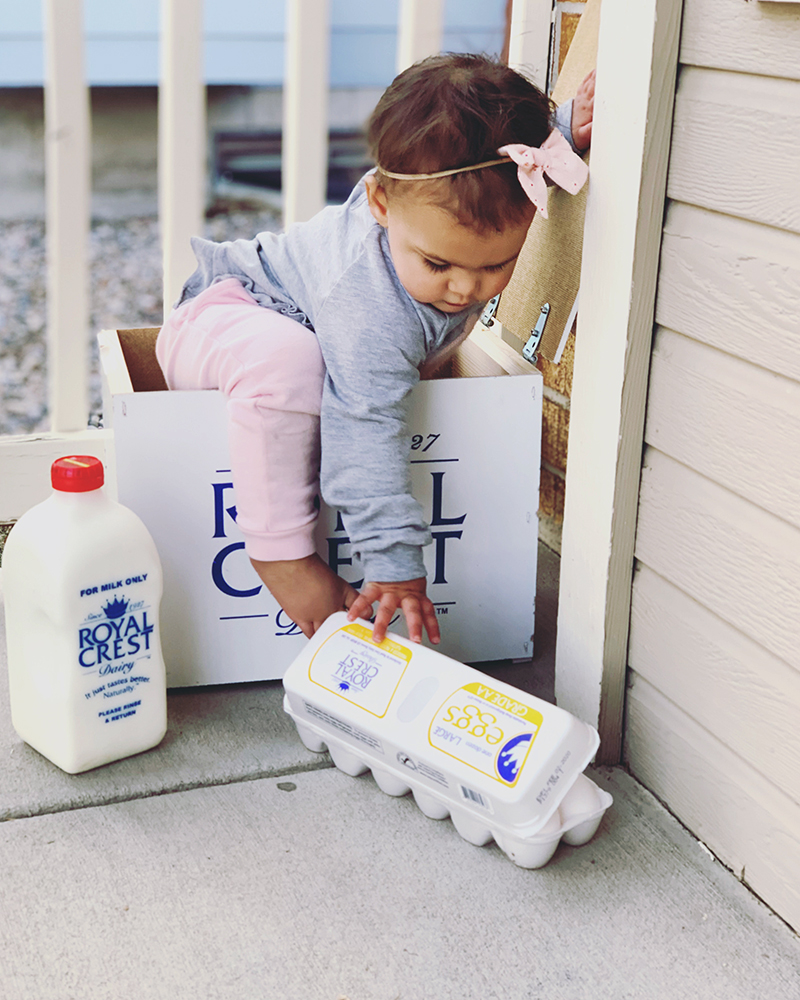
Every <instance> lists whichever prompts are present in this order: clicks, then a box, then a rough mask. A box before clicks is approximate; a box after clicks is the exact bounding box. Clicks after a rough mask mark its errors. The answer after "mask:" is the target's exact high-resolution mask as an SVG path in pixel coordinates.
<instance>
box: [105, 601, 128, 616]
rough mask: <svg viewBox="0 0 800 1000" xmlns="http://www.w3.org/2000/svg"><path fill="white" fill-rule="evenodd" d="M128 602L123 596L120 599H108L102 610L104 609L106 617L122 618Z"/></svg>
mask: <svg viewBox="0 0 800 1000" xmlns="http://www.w3.org/2000/svg"><path fill="white" fill-rule="evenodd" d="M128 603H129V602H128V601H126V600H125V598H124V597H123V598H121V599H120V600H117V598H114V600H113V601H109V602H108V604H106V605H105V607H104V608H103V611H105V613H106V617H107V618H122V616H123V615H124V614H125V612H126V611H127V610H128Z"/></svg>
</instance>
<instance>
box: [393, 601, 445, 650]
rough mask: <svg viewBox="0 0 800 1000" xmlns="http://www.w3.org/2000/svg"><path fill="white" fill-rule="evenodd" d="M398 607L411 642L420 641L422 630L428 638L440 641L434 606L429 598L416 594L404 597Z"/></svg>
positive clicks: (434, 641)
mask: <svg viewBox="0 0 800 1000" xmlns="http://www.w3.org/2000/svg"><path fill="white" fill-rule="evenodd" d="M400 607H401V609H402V611H403V614H404V615H405V619H406V625H407V626H408V637H409V639H411V641H412V642H422V630H423V628H424V630H425V631H426V632H427V633H428V638H429V639H430V640H431V642H432V643H434V644H436V643H438V642H439V641H440V639H441V635H440V633H439V622H438V621H437V620H436V608H435V607H434V606H433V604H431V602H430V600H429V599H428V598H427V597H425V596H422V597H418V596H416V595H413V596H407V597H404V598H403V599H402V600H401V601H400Z"/></svg>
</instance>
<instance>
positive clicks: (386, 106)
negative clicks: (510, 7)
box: [367, 54, 552, 313]
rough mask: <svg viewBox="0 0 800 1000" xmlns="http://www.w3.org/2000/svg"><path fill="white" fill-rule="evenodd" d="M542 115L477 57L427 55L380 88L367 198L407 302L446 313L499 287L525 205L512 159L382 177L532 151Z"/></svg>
mask: <svg viewBox="0 0 800 1000" xmlns="http://www.w3.org/2000/svg"><path fill="white" fill-rule="evenodd" d="M551 116H552V105H551V103H550V101H549V100H548V98H547V97H546V96H545V95H544V94H543V93H542V92H541V91H540V90H539V89H538V88H537V87H535V86H534V85H533V84H532V83H530V82H529V81H528V80H526V79H525V78H524V77H523V76H520V75H519V73H516V72H514V70H511V69H509V68H508V66H505V65H504V64H502V63H499V62H497V61H496V60H493V59H490V58H488V57H486V56H476V55H459V54H456V55H442V56H433V57H431V58H430V59H425V60H423V61H422V62H420V63H416V64H415V65H414V66H411V67H410V68H409V69H407V70H405V71H404V72H403V73H401V74H400V75H399V76H398V77H397V78H396V79H395V80H394V82H393V83H392V84H391V86H390V87H389V88H388V89H387V90H386V92H385V93H384V94H383V96H382V97H381V99H380V101H379V102H378V106H377V107H376V108H375V111H374V112H373V114H372V118H371V119H370V123H369V142H370V147H371V150H372V154H373V156H374V158H375V160H376V162H377V163H378V169H377V171H376V172H375V173H374V174H371V175H368V177H367V195H368V198H369V204H370V210H371V211H372V214H373V216H374V218H375V220H376V221H377V222H378V223H379V224H380V225H381V226H383V227H384V228H385V229H386V230H387V232H388V237H389V246H390V250H391V254H392V260H393V262H394V265H395V269H396V271H397V275H398V278H399V279H400V282H401V283H402V285H403V287H404V288H405V289H406V291H407V292H408V293H409V294H410V295H411V296H412V298H414V299H416V300H417V301H418V302H424V303H428V304H430V305H433V306H435V307H436V308H438V309H440V310H441V311H443V312H447V313H454V312H459V311H461V310H464V309H466V308H469V307H470V306H472V305H473V304H475V303H477V302H485V301H487V300H488V299H491V298H493V297H494V296H495V295H497V294H499V292H501V291H502V290H503V288H505V286H506V285H507V284H508V282H509V280H510V278H511V274H512V272H513V270H514V263H515V261H516V258H517V256H518V255H519V252H520V250H521V249H522V245H523V243H524V241H525V236H526V234H527V231H528V227H529V225H530V223H531V220H532V219H533V214H534V208H533V205H532V204H531V202H530V200H529V199H528V196H527V195H526V194H525V191H524V190H523V188H522V186H521V185H520V182H519V180H518V178H517V166H516V164H515V163H512V162H506V163H501V164H497V165H495V166H491V167H484V168H482V169H479V170H470V171H466V172H459V173H455V174H451V175H449V176H447V177H442V178H436V179H425V180H398V179H395V178H392V177H389V176H387V172H389V173H399V174H430V173H436V172H438V171H440V170H451V169H453V168H458V167H468V166H472V165H474V164H478V163H484V162H485V161H487V160H496V159H498V158H499V157H498V153H497V149H498V148H499V147H500V146H504V145H507V144H511V143H523V144H525V145H528V146H540V145H541V144H542V143H543V142H544V141H545V139H546V138H547V137H548V135H549V134H550V131H551V128H552V124H551ZM381 168H383V169H381Z"/></svg>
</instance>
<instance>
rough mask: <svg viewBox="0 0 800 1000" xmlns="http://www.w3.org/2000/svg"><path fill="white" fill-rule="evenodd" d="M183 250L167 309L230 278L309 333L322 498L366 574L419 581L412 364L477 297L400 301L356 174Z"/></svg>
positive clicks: (451, 330)
mask: <svg viewBox="0 0 800 1000" xmlns="http://www.w3.org/2000/svg"><path fill="white" fill-rule="evenodd" d="M571 118H572V102H571V101H569V102H567V103H566V104H563V105H561V106H560V107H559V108H558V110H557V112H556V115H555V120H554V124H555V125H556V126H557V127H558V128H559V130H560V131H561V132H562V133H563V134H564V135H565V136H566V138H567V139H568V140H569V142H570V145H573V143H572V133H571V131H570V122H571ZM573 148H574V145H573ZM192 247H193V249H194V252H195V255H196V256H197V261H198V268H197V270H196V271H195V272H194V274H193V275H192V276H191V277H190V278H189V280H188V281H187V282H186V284H185V285H184V287H183V290H182V292H181V297H180V299H179V303H178V304H180V303H182V302H185V301H187V300H188V299H191V298H194V297H195V296H196V295H199V294H200V292H202V291H204V290H205V289H206V288H208V287H209V285H211V284H213V283H214V282H215V281H222V280H223V279H224V278H231V277H233V278H238V279H239V281H241V283H242V285H243V286H244V287H245V288H246V289H247V290H248V292H250V294H251V295H252V296H253V298H255V300H256V301H257V302H259V303H260V304H261V305H263V306H265V307H266V308H268V309H276V310H277V311H278V312H281V313H284V314H285V315H287V316H290V317H291V318H292V319H295V320H297V321H298V322H300V323H303V324H304V325H305V326H307V327H309V328H310V329H312V330H314V331H315V333H316V335H317V338H318V340H319V345H320V349H321V351H322V356H323V358H324V360H325V366H326V369H327V375H326V379H325V387H324V389H323V394H322V410H321V416H320V426H321V435H322V462H321V472H320V486H321V490H322V496H323V498H324V499H325V502H326V503H327V504H328V505H329V506H331V507H334V508H337V509H338V510H340V511H341V514H342V520H343V523H344V526H345V528H346V530H347V533H348V535H349V537H350V542H351V547H352V550H353V554H354V555H355V556H356V557H357V558H358V559H359V560H361V562H362V564H363V566H364V572H365V579H367V580H380V581H383V582H387V583H388V582H392V581H397V580H412V579H415V578H417V577H420V576H424V575H425V567H424V564H423V561H422V551H421V550H422V547H423V546H424V545H427V544H429V542H430V541H431V536H430V531H429V530H428V525H427V524H426V523H425V520H424V518H423V516H422V509H421V507H420V505H419V504H418V503H417V501H416V500H415V499H414V497H413V496H412V495H411V477H410V470H409V447H410V436H409V431H408V425H407V419H406V417H407V411H408V404H409V392H410V391H411V389H412V388H413V387H414V386H415V385H416V384H417V382H418V381H419V369H420V366H421V365H422V364H423V363H426V362H427V363H428V365H429V366H430V367H435V364H436V362H437V360H438V359H439V358H440V357H441V356H444V355H446V354H447V353H449V351H451V350H452V349H453V348H454V347H455V346H456V344H457V343H458V342H459V341H460V340H461V339H463V337H464V336H465V335H466V333H467V332H468V331H469V329H470V328H471V326H472V322H473V317H477V315H478V314H479V313H480V312H481V310H482V309H483V306H484V304H485V303H478V304H476V305H474V306H472V307H470V308H469V309H467V310H465V311H464V312H461V313H455V314H449V315H447V314H445V313H442V312H440V311H439V310H438V309H435V308H434V307H433V306H429V305H423V304H422V303H420V302H417V301H415V300H414V299H412V298H411V296H410V295H409V294H408V292H406V290H405V289H404V288H403V286H402V285H401V284H400V281H399V279H398V277H397V273H396V272H395V269H394V264H393V263H392V258H391V255H390V253H389V241H388V239H387V236H386V232H385V230H384V229H383V228H382V227H381V226H379V225H378V224H377V223H376V222H375V220H374V219H373V218H372V215H371V213H370V211H369V207H368V205H367V197H366V189H365V186H364V182H363V180H362V181H361V182H360V183H359V184H358V185H357V186H356V188H355V190H354V191H353V193H352V194H351V195H350V197H349V198H348V199H347V201H346V202H345V204H344V205H340V206H336V207H329V208H326V209H324V210H323V211H322V212H320V213H319V214H318V215H316V216H315V217H314V218H313V219H311V220H310V221H309V222H303V223H297V224H296V225H294V226H291V227H290V229H289V230H288V232H287V233H285V234H283V235H275V234H274V233H259V235H258V236H256V237H255V239H252V240H235V241H233V242H229V243H212V242H210V241H209V240H201V239H193V240H192Z"/></svg>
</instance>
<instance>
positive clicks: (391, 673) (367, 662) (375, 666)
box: [308, 622, 413, 719]
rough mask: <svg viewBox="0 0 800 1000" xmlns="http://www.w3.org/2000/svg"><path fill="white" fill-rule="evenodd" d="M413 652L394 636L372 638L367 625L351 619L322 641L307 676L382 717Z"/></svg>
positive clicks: (352, 702) (321, 685) (332, 691)
mask: <svg viewBox="0 0 800 1000" xmlns="http://www.w3.org/2000/svg"><path fill="white" fill-rule="evenodd" d="M412 656H413V653H412V652H411V650H410V649H408V648H406V647H405V646H401V645H400V643H399V642H395V641H394V640H393V639H384V640H383V642H382V643H380V644H378V643H376V642H374V641H373V639H372V631H371V630H370V629H368V628H365V627H364V626H363V625H359V624H358V623H357V622H353V623H352V624H350V625H345V626H344V627H343V628H340V629H337V630H336V631H335V632H334V633H333V634H332V635H330V636H328V638H327V639H326V640H325V642H323V643H322V645H321V646H320V647H319V649H318V650H317V651H316V653H315V654H314V656H313V657H312V658H311V662H310V663H309V665H308V677H309V680H311V681H313V683H314V684H318V685H319V686H320V687H323V688H325V689H326V690H327V691H330V692H331V693H332V694H335V695H336V696H337V697H339V698H342V699H343V700H344V701H348V702H350V704H352V705H358V707H359V708H363V709H364V711H365V712H369V713H370V715H375V716H377V717H378V718H379V719H381V718H383V716H385V715H386V712H387V711H388V709H389V705H390V704H391V701H392V698H393V697H394V695H395V692H396V691H397V687H398V685H399V684H400V681H401V679H402V677H403V674H404V673H405V671H406V667H407V666H408V664H409V663H410V662H411V657H412Z"/></svg>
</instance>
